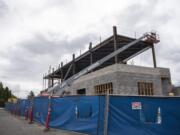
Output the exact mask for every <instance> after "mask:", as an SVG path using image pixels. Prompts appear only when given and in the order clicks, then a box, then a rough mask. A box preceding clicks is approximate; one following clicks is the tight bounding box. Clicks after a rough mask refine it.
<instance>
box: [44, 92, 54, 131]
mask: <svg viewBox="0 0 180 135" xmlns="http://www.w3.org/2000/svg"><path fill="white" fill-rule="evenodd" d="M51 98H52V94H51V95H50V96H49V104H48V113H47V117H46V123H45V129H44V131H48V130H49V121H50V117H51Z"/></svg>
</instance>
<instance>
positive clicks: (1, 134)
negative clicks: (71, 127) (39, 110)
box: [0, 109, 82, 135]
mask: <svg viewBox="0 0 180 135" xmlns="http://www.w3.org/2000/svg"><path fill="white" fill-rule="evenodd" d="M43 129H44V127H43V126H41V125H39V124H37V123H34V124H28V122H27V121H25V120H24V119H23V118H18V117H17V116H16V117H15V116H12V115H11V114H9V113H8V112H6V111H4V110H2V109H0V135H80V134H77V133H72V132H67V131H62V130H57V129H51V130H50V131H48V132H44V131H43ZM81 135H82V134H81Z"/></svg>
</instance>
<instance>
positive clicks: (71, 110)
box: [5, 96, 180, 135]
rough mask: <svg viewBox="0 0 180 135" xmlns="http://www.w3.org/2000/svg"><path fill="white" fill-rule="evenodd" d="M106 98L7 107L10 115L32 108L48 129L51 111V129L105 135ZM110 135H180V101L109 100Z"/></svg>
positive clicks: (39, 100) (44, 100)
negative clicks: (49, 111)
mask: <svg viewBox="0 0 180 135" xmlns="http://www.w3.org/2000/svg"><path fill="white" fill-rule="evenodd" d="M105 99H106V97H105V96H73V97H63V98H51V99H49V98H48V97H36V98H34V100H33V101H32V102H30V101H29V100H20V101H19V102H18V103H17V104H12V103H6V106H5V109H6V110H8V111H10V112H14V111H15V112H16V114H18V113H17V111H18V112H20V114H21V115H22V116H24V115H25V111H26V110H29V108H30V107H31V106H33V120H34V121H36V122H39V123H41V124H42V125H45V122H46V118H47V114H48V106H49V105H50V107H51V115H50V123H49V126H50V127H52V128H58V129H63V130H70V131H75V132H81V133H86V134H91V135H103V132H104V118H105V116H104V114H105V113H104V112H105V104H106V101H105ZM107 131H108V135H124V134H127V135H134V134H135V135H180V97H137V96H110V97H109V112H108V130H107Z"/></svg>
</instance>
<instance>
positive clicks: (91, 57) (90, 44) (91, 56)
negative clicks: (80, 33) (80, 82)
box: [89, 42, 93, 65]
mask: <svg viewBox="0 0 180 135" xmlns="http://www.w3.org/2000/svg"><path fill="white" fill-rule="evenodd" d="M91 49H92V42H90V43H89V52H90V65H91V64H92V63H93V55H92V50H91Z"/></svg>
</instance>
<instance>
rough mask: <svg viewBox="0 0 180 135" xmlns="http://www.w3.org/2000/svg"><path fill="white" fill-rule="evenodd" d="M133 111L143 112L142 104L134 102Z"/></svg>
mask: <svg viewBox="0 0 180 135" xmlns="http://www.w3.org/2000/svg"><path fill="white" fill-rule="evenodd" d="M132 109H133V110H141V109H142V105H141V102H132Z"/></svg>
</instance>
